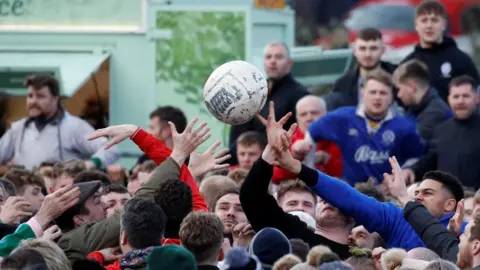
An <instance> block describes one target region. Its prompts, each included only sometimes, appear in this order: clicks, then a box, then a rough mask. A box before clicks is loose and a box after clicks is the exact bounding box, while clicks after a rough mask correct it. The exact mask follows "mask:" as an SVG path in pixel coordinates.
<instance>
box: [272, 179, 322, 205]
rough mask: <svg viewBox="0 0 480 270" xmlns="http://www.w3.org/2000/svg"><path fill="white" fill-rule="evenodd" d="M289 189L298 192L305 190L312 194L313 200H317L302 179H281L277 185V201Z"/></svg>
mask: <svg viewBox="0 0 480 270" xmlns="http://www.w3.org/2000/svg"><path fill="white" fill-rule="evenodd" d="M289 191H299V192H306V193H309V194H310V195H312V197H313V202H314V203H316V202H317V194H315V192H313V191H312V190H311V189H309V188H308V186H307V185H306V184H305V183H304V182H303V181H297V180H288V181H282V182H281V183H280V185H278V187H277V201H280V200H281V199H282V198H283V196H285V194H286V193H287V192H289Z"/></svg>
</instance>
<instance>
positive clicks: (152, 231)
mask: <svg viewBox="0 0 480 270" xmlns="http://www.w3.org/2000/svg"><path fill="white" fill-rule="evenodd" d="M166 223H167V215H166V214H165V212H164V211H163V210H162V208H161V207H160V206H159V205H157V204H156V203H154V202H150V201H146V200H141V199H135V198H133V199H131V200H130V201H128V202H127V204H125V207H124V213H123V215H122V218H121V230H122V231H123V232H125V234H126V236H127V241H128V244H130V246H132V247H133V248H134V249H142V248H147V247H151V246H159V245H160V242H161V240H162V238H163V233H164V232H165V226H166Z"/></svg>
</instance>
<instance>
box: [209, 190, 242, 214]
mask: <svg viewBox="0 0 480 270" xmlns="http://www.w3.org/2000/svg"><path fill="white" fill-rule="evenodd" d="M228 194H236V195H238V196H240V191H239V190H238V188H227V189H224V190H222V191H220V192H219V193H218V195H217V197H215V199H213V201H212V209H210V210H211V211H212V212H215V207H217V202H218V200H220V199H221V198H222V197H223V196H225V195H228Z"/></svg>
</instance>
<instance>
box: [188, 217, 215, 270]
mask: <svg viewBox="0 0 480 270" xmlns="http://www.w3.org/2000/svg"><path fill="white" fill-rule="evenodd" d="M179 236H180V241H181V242H182V245H183V246H184V247H185V248H186V249H188V250H189V251H190V252H191V253H192V254H193V256H195V259H196V261H197V264H201V263H204V262H206V261H207V260H208V259H211V258H212V257H218V254H219V253H220V250H221V249H222V243H223V237H224V235H223V223H222V221H221V220H220V219H219V218H218V217H217V216H216V215H215V214H213V213H205V212H191V213H190V214H188V215H187V216H186V217H185V219H183V222H182V224H181V226H180V232H179Z"/></svg>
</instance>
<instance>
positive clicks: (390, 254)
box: [380, 248, 407, 270]
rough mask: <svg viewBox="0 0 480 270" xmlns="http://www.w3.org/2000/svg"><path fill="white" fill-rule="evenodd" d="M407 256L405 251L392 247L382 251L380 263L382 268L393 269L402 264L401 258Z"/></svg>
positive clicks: (385, 269)
mask: <svg viewBox="0 0 480 270" xmlns="http://www.w3.org/2000/svg"><path fill="white" fill-rule="evenodd" d="M406 257H407V252H406V251H405V250H403V249H400V248H392V249H389V250H387V251H385V253H383V255H382V257H381V259H380V263H381V264H382V268H383V269H384V270H394V269H396V268H397V267H399V266H401V265H402V261H403V259H405V258H406Z"/></svg>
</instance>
